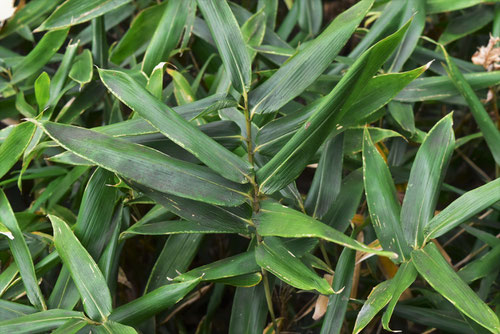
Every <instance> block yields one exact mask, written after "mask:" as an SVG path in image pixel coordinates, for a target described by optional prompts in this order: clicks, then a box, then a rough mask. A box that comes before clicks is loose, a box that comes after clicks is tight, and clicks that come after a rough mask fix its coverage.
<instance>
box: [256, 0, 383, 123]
mask: <svg viewBox="0 0 500 334" xmlns="http://www.w3.org/2000/svg"><path fill="white" fill-rule="evenodd" d="M372 3H373V1H372V0H363V1H361V2H359V3H358V4H356V5H355V6H353V7H352V8H350V9H349V10H347V11H345V12H343V13H342V14H340V15H339V16H337V17H336V18H335V20H334V21H333V22H332V23H330V25H329V26H328V27H327V28H326V29H325V31H323V32H322V33H321V35H319V36H318V37H317V38H316V39H314V40H313V41H311V42H309V43H308V44H307V46H306V47H304V48H303V49H302V50H300V51H299V52H298V53H297V54H296V55H295V56H293V57H292V58H291V59H289V60H288V61H287V62H286V63H285V64H284V65H283V66H282V67H280V68H279V69H278V71H277V72H276V73H275V74H273V76H272V77H271V78H269V79H268V80H267V81H266V82H264V83H263V84H262V85H260V86H259V87H257V88H256V89H254V90H252V92H250V94H249V104H250V108H251V112H252V114H255V113H257V114H260V113H269V112H273V111H276V110H278V109H279V108H281V107H282V106H283V105H285V104H286V103H287V102H289V101H290V100H292V99H293V98H295V97H296V96H298V95H299V94H300V93H302V92H303V91H304V90H305V89H306V88H307V87H308V86H309V85H310V84H312V83H313V82H314V81H315V80H316V79H317V77H319V75H320V74H322V73H323V72H324V71H325V69H326V68H327V67H328V65H330V64H331V63H332V61H333V60H334V59H335V57H336V56H337V55H338V53H339V52H340V50H341V49H342V47H343V46H344V45H345V43H347V41H348V40H349V38H350V37H351V35H352V33H353V32H354V30H355V29H356V27H357V26H358V24H359V23H360V22H361V20H362V19H363V18H364V17H365V15H366V13H367V12H368V10H369V9H370V7H371V6H372Z"/></svg>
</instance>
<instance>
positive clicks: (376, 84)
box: [255, 67, 425, 156]
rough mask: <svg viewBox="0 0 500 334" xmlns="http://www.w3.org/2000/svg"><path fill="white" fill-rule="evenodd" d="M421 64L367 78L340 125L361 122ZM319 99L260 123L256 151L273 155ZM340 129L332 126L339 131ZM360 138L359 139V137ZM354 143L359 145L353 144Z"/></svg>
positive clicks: (417, 70)
mask: <svg viewBox="0 0 500 334" xmlns="http://www.w3.org/2000/svg"><path fill="white" fill-rule="evenodd" d="M423 69H425V68H422V67H421V68H417V69H415V70H413V71H408V72H403V73H389V74H382V75H378V76H376V77H374V78H371V79H370V80H369V81H368V83H367V84H366V86H365V89H364V90H363V94H362V95H361V96H359V97H358V99H357V100H356V101H355V102H354V103H353V104H352V105H351V106H350V107H349V109H348V110H347V111H346V114H345V116H344V117H343V118H342V120H341V121H340V125H342V128H346V127H348V126H359V125H364V124H365V123H367V122H368V120H369V119H370V117H371V116H372V115H373V114H375V112H376V111H377V110H379V109H380V108H382V107H383V106H384V105H385V104H387V103H388V102H389V101H390V100H391V99H392V98H393V97H394V96H396V95H397V94H398V92H400V91H401V90H402V89H403V88H404V86H406V85H407V84H409V83H410V82H411V81H413V80H414V79H415V78H417V77H418V76H419V75H420V74H421V73H422V70H423ZM321 101H322V100H321V99H319V100H316V101H314V102H312V103H311V104H309V105H307V106H306V107H305V108H304V109H303V110H302V111H301V112H300V113H294V114H291V115H288V116H285V117H281V118H278V119H276V120H274V121H272V122H269V123H268V124H266V125H265V126H263V127H262V128H261V129H260V130H259V133H258V135H257V146H256V148H255V149H256V150H257V152H260V153H262V154H266V155H270V156H273V155H274V154H276V153H277V152H278V151H279V149H280V148H281V147H283V145H285V144H286V142H287V141H288V140H289V139H290V138H292V136H293V135H294V134H295V133H296V132H297V131H298V130H299V129H300V128H301V126H303V125H304V124H305V122H306V121H307V119H308V118H309V117H310V116H311V115H312V114H314V112H315V111H316V108H317V107H318V106H319V105H320V103H321ZM342 128H341V129H339V130H336V131H337V132H340V131H341V130H342ZM359 142H361V141H359ZM356 146H359V144H358V145H356Z"/></svg>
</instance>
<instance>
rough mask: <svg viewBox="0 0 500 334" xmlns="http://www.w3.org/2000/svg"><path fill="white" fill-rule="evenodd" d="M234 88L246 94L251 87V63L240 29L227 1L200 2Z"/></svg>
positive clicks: (209, 0)
mask: <svg viewBox="0 0 500 334" xmlns="http://www.w3.org/2000/svg"><path fill="white" fill-rule="evenodd" d="M198 6H199V7H200V10H201V12H202V14H203V17H204V18H205V20H206V22H207V24H208V27H209V28H210V32H211V33H212V37H213V39H214V41H215V44H216V45H217V49H218V50H219V53H220V56H221V58H222V62H223V63H224V68H225V69H226V72H227V73H228V74H229V76H230V78H231V82H232V84H233V86H234V88H235V89H236V90H237V91H239V92H240V93H242V94H244V95H245V94H246V92H247V91H248V89H249V87H250V80H251V62H250V56H249V55H248V51H247V47H246V45H245V42H244V40H243V35H242V34H241V30H240V27H239V26H238V22H237V21H236V19H235V17H234V15H233V13H232V12H231V9H230V8H229V6H228V4H227V2H226V0H198Z"/></svg>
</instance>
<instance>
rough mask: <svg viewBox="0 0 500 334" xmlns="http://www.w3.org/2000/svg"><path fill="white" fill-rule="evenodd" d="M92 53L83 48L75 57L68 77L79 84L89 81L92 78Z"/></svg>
mask: <svg viewBox="0 0 500 334" xmlns="http://www.w3.org/2000/svg"><path fill="white" fill-rule="evenodd" d="M92 70H93V62H92V53H91V52H90V51H89V50H88V49H85V50H83V52H82V53H80V54H79V55H78V56H76V58H75V62H74V63H73V66H72V67H71V70H70V71H69V77H70V78H71V79H73V80H74V81H76V82H78V83H79V84H80V86H83V85H85V84H86V83H89V82H90V80H92Z"/></svg>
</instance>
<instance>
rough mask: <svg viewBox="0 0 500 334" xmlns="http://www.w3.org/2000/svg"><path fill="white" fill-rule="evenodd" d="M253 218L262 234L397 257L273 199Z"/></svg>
mask: <svg viewBox="0 0 500 334" xmlns="http://www.w3.org/2000/svg"><path fill="white" fill-rule="evenodd" d="M253 220H254V221H255V223H256V225H257V232H258V233H259V234H260V235H261V236H277V237H285V238H304V237H308V238H310V237H315V238H321V239H324V240H327V241H330V242H333V243H336V244H339V245H342V246H344V247H348V248H352V249H355V250H359V251H362V252H367V253H374V254H377V255H380V256H387V257H390V258H397V255H396V254H395V253H393V252H389V251H381V250H378V249H374V248H370V247H368V246H366V245H363V244H362V243H360V242H358V241H356V240H354V239H352V238H349V237H348V236H346V235H345V234H343V233H341V232H339V231H337V230H335V229H333V228H331V227H330V226H328V225H325V224H323V223H321V222H319V221H317V220H315V219H313V218H311V217H309V216H307V215H305V214H303V213H301V212H299V211H296V210H293V209H290V208H288V207H285V206H283V205H281V204H279V203H275V202H272V201H265V202H263V203H262V205H261V209H260V211H259V212H258V213H257V214H256V215H255V216H254V217H253Z"/></svg>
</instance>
